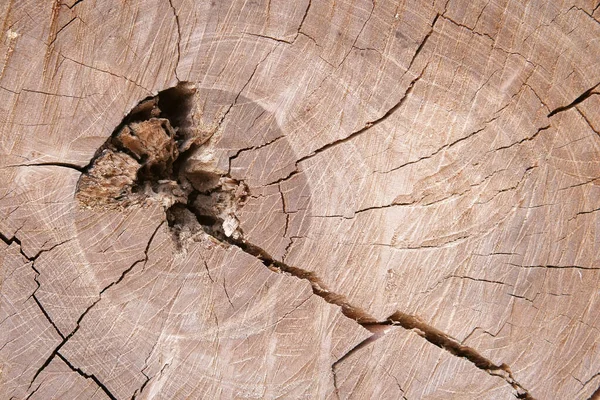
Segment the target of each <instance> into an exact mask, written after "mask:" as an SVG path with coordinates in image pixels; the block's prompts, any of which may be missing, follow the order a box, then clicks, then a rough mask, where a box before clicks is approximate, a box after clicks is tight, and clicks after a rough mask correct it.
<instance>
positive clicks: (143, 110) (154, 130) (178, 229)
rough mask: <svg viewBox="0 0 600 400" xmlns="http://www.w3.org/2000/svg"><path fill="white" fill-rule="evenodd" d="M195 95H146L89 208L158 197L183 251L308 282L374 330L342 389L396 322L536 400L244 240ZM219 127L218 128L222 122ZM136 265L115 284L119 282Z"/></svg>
mask: <svg viewBox="0 0 600 400" xmlns="http://www.w3.org/2000/svg"><path fill="white" fill-rule="evenodd" d="M425 68H426V67H425ZM425 68H424V69H423V71H422V72H421V74H420V75H419V76H418V77H417V78H415V79H414V80H413V81H412V82H411V84H410V85H409V87H408V89H407V91H406V93H405V94H404V96H403V97H402V99H400V101H399V102H398V103H397V104H396V105H395V106H394V107H392V108H391V109H390V110H389V111H388V112H387V113H385V114H384V115H383V116H382V117H380V118H378V119H377V120H375V121H373V122H371V123H368V124H367V126H365V127H364V128H363V129H361V130H358V131H356V132H354V133H353V134H352V135H350V136H349V137H347V138H344V139H340V140H338V141H336V142H334V143H331V144H329V145H326V146H323V147H322V148H320V149H318V150H316V151H315V152H313V154H311V155H310V156H308V157H311V156H313V155H314V154H317V153H319V152H321V151H324V150H326V149H328V148H330V147H332V146H335V145H337V144H339V143H343V142H345V141H348V140H351V139H352V138H353V137H355V136H357V135H360V134H362V133H364V132H365V131H366V130H368V129H369V128H371V127H372V126H374V125H376V124H378V123H380V122H382V121H384V120H385V119H386V118H387V117H388V116H389V115H390V114H392V113H393V112H394V111H396V109H398V108H399V107H401V105H402V104H403V102H404V101H405V99H406V97H407V96H408V95H409V94H410V92H411V90H412V88H413V86H414V84H415V83H416V82H417V80H418V79H419V78H420V77H421V76H422V74H423V73H424V71H425ZM194 94H195V89H193V88H192V87H190V85H189V84H188V83H186V82H181V83H180V84H178V85H177V86H176V87H175V88H171V89H167V90H165V91H163V92H160V93H159V94H158V95H157V96H155V97H151V98H147V99H145V100H144V101H142V103H140V105H138V106H137V107H136V108H134V109H133V111H132V112H131V113H130V115H128V116H127V117H126V118H125V119H124V121H123V123H122V124H121V125H119V126H118V127H117V129H116V130H115V132H114V133H113V135H112V136H111V137H110V138H109V139H108V140H107V142H106V143H105V145H104V146H102V147H101V148H100V149H99V151H98V152H97V153H96V155H95V157H94V158H93V159H92V161H91V162H90V165H89V166H88V167H87V168H86V169H85V170H84V173H83V174H82V177H81V178H80V181H79V183H78V192H77V198H78V200H79V201H80V203H81V204H82V205H83V206H86V207H101V208H103V207H109V208H115V207H116V208H124V207H131V206H139V205H140V204H145V203H147V202H152V201H154V202H159V203H161V204H162V205H163V206H164V208H165V214H166V219H167V222H168V225H169V227H170V229H171V232H172V236H173V239H174V240H175V243H176V246H177V247H179V248H184V247H186V246H187V245H188V244H189V243H191V242H194V241H201V240H206V239H210V240H213V241H218V242H220V243H222V244H223V245H225V246H234V247H236V248H238V249H240V250H241V251H243V252H245V253H247V254H249V255H251V256H253V257H255V258H256V259H258V260H260V261H261V262H262V263H263V264H264V265H265V267H267V268H268V269H269V270H271V271H273V272H276V273H285V274H287V275H290V276H293V277H295V278H297V279H302V280H305V281H307V282H308V283H309V284H310V285H311V287H312V291H313V293H314V294H315V295H317V296H319V297H321V298H322V299H323V300H325V301H326V302H328V303H330V304H333V305H335V306H337V307H339V308H340V311H341V312H342V314H343V315H344V316H346V317H347V318H350V319H352V320H354V321H356V322H357V323H358V324H360V325H361V326H363V327H364V328H365V329H367V330H369V331H370V332H371V333H372V335H371V336H370V337H369V338H367V339H365V340H364V341H362V342H360V343H359V344H358V345H356V346H355V347H354V348H353V349H351V350H350V351H348V352H347V353H346V354H345V355H343V356H342V357H340V358H339V359H338V360H337V361H336V362H335V363H334V364H333V365H332V372H333V378H334V385H335V387H336V390H337V376H336V367H337V366H338V365H339V364H340V363H341V362H343V361H344V360H346V359H348V358H349V357H350V356H352V355H353V354H355V353H357V352H358V351H359V350H360V349H362V348H364V347H366V346H368V345H370V344H371V343H373V342H374V341H375V340H377V339H379V338H381V337H383V335H384V334H385V332H386V331H387V330H388V329H391V327H393V326H399V327H402V328H403V329H407V330H411V331H414V332H416V333H417V334H418V335H419V336H421V337H423V338H424V339H425V340H427V341H428V342H430V343H432V344H434V345H436V346H438V347H440V348H442V349H444V350H446V351H448V352H449V353H451V354H452V355H454V356H457V357H461V358H464V359H466V360H468V361H469V362H471V363H472V364H473V365H475V366H476V367H477V368H479V369H481V370H483V371H485V372H487V373H488V374H490V375H492V376H495V377H499V378H501V379H503V380H505V381H506V382H507V383H508V384H509V385H510V386H511V387H513V389H515V391H516V397H517V398H520V399H529V400H532V399H533V397H532V396H531V395H530V394H529V392H528V391H527V390H526V389H525V388H523V386H522V385H520V384H519V383H518V382H517V381H516V380H515V379H514V377H513V376H512V373H511V371H510V368H509V367H508V366H507V365H506V364H500V365H497V364H495V363H494V362H492V361H491V360H489V359H487V358H485V357H484V356H482V355H481V354H480V353H478V352H477V351H476V350H475V349H473V348H471V347H468V346H464V345H462V344H461V343H459V342H458V341H456V340H455V339H453V338H451V337H450V336H449V335H447V334H446V333H444V332H442V331H440V330H439V329H437V328H435V327H433V326H431V325H429V324H427V323H425V322H423V321H422V320H421V319H419V317H417V316H414V315H409V314H406V313H403V312H401V311H397V312H395V313H394V314H392V315H391V316H390V317H388V318H387V319H386V320H384V321H378V320H377V319H376V318H374V317H373V316H371V315H370V314H369V313H368V312H366V311H365V310H363V309H362V308H360V307H357V306H356V305H354V304H352V303H351V302H350V301H349V300H348V299H347V298H346V296H344V295H342V294H339V293H336V292H334V291H332V290H331V289H329V288H328V286H327V285H326V284H325V282H324V281H323V280H322V279H321V278H320V277H319V276H318V275H317V274H315V273H314V272H312V271H309V270H306V269H303V268H299V267H297V266H294V265H291V264H288V263H286V262H284V261H281V260H278V259H276V258H275V257H273V256H272V255H271V254H269V252H268V251H267V250H265V249H264V248H262V247H260V246H258V245H256V244H254V243H251V242H249V241H248V240H246V239H245V238H244V232H243V230H242V229H241V227H240V225H239V221H238V219H237V216H236V214H237V212H238V210H239V209H240V208H241V207H243V206H244V203H245V201H246V199H247V198H248V196H249V195H250V193H249V189H248V187H247V186H246V185H245V183H244V182H243V181H238V180H235V179H232V178H231V176H230V175H229V169H227V170H226V171H219V170H217V169H215V167H211V165H212V164H210V163H204V164H202V163H200V164H199V163H198V162H197V160H198V159H205V158H206V157H204V156H206V155H207V154H212V153H213V151H214V149H213V148H211V146H214V143H213V141H211V140H210V139H211V136H212V135H213V134H214V133H215V131H213V132H209V133H206V132H204V133H201V134H199V133H198V131H197V129H195V127H194V121H193V119H192V118H191V117H190V114H191V109H192V103H193V96H194ZM230 109H231V107H230V108H229V109H227V111H225V114H224V115H223V116H222V117H221V119H220V121H222V120H223V118H224V116H225V115H227V113H228V112H229V110H230ZM217 125H218V126H219V127H220V124H217ZM217 129H218V128H217ZM476 133H477V132H475V133H473V134H476ZM463 140H464V139H463ZM198 156H199V157H198ZM160 226H161V225H159V226H158V227H157V228H156V231H155V232H154V234H153V235H152V237H151V238H150V241H149V243H148V247H147V248H146V251H145V258H144V260H138V261H137V262H142V261H143V262H146V261H147V259H148V249H149V246H150V243H151V242H152V239H153V238H154V235H155V234H156V232H157V230H158V229H159V228H160ZM5 241H6V240H5ZM137 262H136V263H137ZM136 263H134V264H133V265H132V266H131V268H129V269H128V270H126V271H125V272H124V273H123V274H122V276H121V278H119V279H118V280H117V281H116V282H114V283H113V284H116V283H118V282H120V281H121V280H122V278H123V277H124V276H125V275H126V273H127V272H128V271H130V270H131V269H132V268H133V266H135V264H136ZM209 277H210V276H209ZM113 284H111V285H109V286H108V287H106V288H105V289H104V290H103V291H102V292H104V291H105V290H106V289H108V288H109V287H110V286H112V285H113ZM102 292H101V294H102ZM100 298H101V297H100ZM100 298H99V299H98V300H97V301H96V303H97V302H98V301H99V300H100ZM96 303H94V304H92V305H91V306H90V307H89V308H88V309H87V310H86V311H85V312H84V313H83V314H82V316H81V317H80V318H79V320H78V321H77V327H76V328H75V329H74V331H73V332H71V334H69V335H68V336H67V337H65V339H64V340H63V342H62V343H61V344H60V345H59V346H58V347H57V348H56V350H55V351H54V352H53V355H52V356H51V357H50V358H49V359H48V360H47V362H46V364H45V365H43V366H42V368H40V370H39V371H38V373H36V376H35V377H37V375H38V374H39V372H41V370H43V368H44V367H45V366H46V365H47V364H49V362H50V361H51V359H52V358H53V357H54V356H59V357H61V358H62V356H61V355H60V353H59V350H60V349H61V347H62V346H63V345H64V344H65V343H66V342H67V341H68V340H69V339H70V337H72V336H73V334H74V333H75V332H76V331H77V329H78V328H79V323H80V322H81V319H82V318H83V317H84V316H85V315H86V314H87V312H88V311H89V310H90V309H91V308H92V307H93V306H94V305H95V304H96ZM84 376H86V375H84ZM35 377H34V380H35ZM86 377H92V375H90V376H86ZM92 379H93V378H92ZM32 383H33V380H32Z"/></svg>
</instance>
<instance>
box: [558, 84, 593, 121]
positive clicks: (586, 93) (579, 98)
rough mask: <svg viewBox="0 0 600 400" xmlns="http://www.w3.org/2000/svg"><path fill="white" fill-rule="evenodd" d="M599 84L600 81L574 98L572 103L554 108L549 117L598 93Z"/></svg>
mask: <svg viewBox="0 0 600 400" xmlns="http://www.w3.org/2000/svg"><path fill="white" fill-rule="evenodd" d="M598 86H600V82H598V83H596V84H595V85H594V86H592V87H591V88H589V89H588V90H586V91H585V92H583V93H582V94H581V95H579V97H577V98H576V99H575V100H573V101H572V102H571V103H569V104H567V105H566V106H560V107H557V108H555V109H554V110H552V111H550V114H548V117H552V116H553V115H556V114H558V113H560V112H563V111H566V110H568V109H570V108H573V107H575V106H576V105H577V104H579V103H581V102H583V101H584V100H586V99H587V98H588V97H590V96H591V95H593V94H598V93H597V92H594V89H596V88H597V87H598Z"/></svg>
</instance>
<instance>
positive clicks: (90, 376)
mask: <svg viewBox="0 0 600 400" xmlns="http://www.w3.org/2000/svg"><path fill="white" fill-rule="evenodd" d="M163 224H164V221H161V222H160V224H158V226H157V227H156V229H155V230H154V232H153V233H152V235H151V236H150V239H149V240H148V243H147V245H146V248H145V250H144V257H143V258H142V259H139V260H137V261H135V262H134V263H133V264H132V265H131V266H130V267H129V268H127V269H126V270H125V271H123V272H122V273H121V276H120V277H119V278H118V279H117V280H116V281H113V282H111V283H109V284H108V285H107V286H105V287H104V288H103V289H102V290H101V291H100V293H99V295H98V299H97V300H96V301H94V302H93V303H92V304H91V305H90V306H89V307H88V308H86V309H85V311H84V312H83V313H82V314H81V315H80V316H79V318H78V319H77V321H76V324H75V328H74V329H73V330H72V331H71V333H69V334H68V335H67V336H64V335H63V334H62V333H61V332H60V331H59V330H58V328H57V327H56V326H55V325H54V323H53V322H52V320H51V319H50V317H49V316H48V315H47V314H46V313H45V311H44V309H43V308H42V307H41V304H39V303H38V305H39V306H40V308H42V311H44V315H46V316H47V318H48V320H49V321H50V322H51V324H52V325H53V326H54V328H55V329H56V330H57V332H58V334H59V335H60V336H61V337H62V338H63V340H62V341H61V342H60V343H59V344H58V346H57V347H56V348H55V349H54V350H53V351H52V353H51V354H50V356H49V357H48V358H47V359H46V361H44V363H43V364H42V365H41V366H40V368H38V370H37V371H36V373H35V374H34V376H33V378H32V379H31V382H30V384H29V388H31V386H32V385H33V383H34V382H35V380H36V379H37V377H38V376H39V375H40V374H41V373H42V371H43V370H44V369H45V368H46V367H47V366H48V365H50V363H51V362H52V360H54V358H55V357H57V356H58V357H60V358H61V359H63V361H65V363H67V365H68V366H69V367H70V368H71V369H72V370H73V371H76V372H78V373H80V375H82V376H84V377H85V378H91V379H92V380H93V381H94V382H96V383H97V384H98V386H99V387H100V388H101V389H102V390H103V391H104V392H105V393H106V394H107V396H109V397H110V398H111V399H116V398H115V397H114V396H113V395H112V394H111V393H110V391H109V390H108V389H107V388H106V386H104V385H103V384H102V383H101V382H100V381H99V380H98V379H97V378H96V377H95V376H94V375H93V374H92V375H87V374H84V373H83V372H82V371H81V370H80V369H78V368H75V367H73V365H72V364H71V363H69V362H68V361H67V360H66V359H65V358H64V356H63V355H62V354H60V349H61V348H62V347H63V346H64V345H65V344H66V343H67V342H68V341H69V340H70V339H71V338H72V337H73V335H75V333H77V331H78V330H79V328H80V326H81V321H82V320H83V318H84V317H85V316H86V315H87V314H88V312H90V310H91V309H92V308H94V307H95V306H96V304H98V303H99V302H100V300H102V294H104V292H106V291H107V290H108V289H109V288H111V287H112V286H114V285H116V284H118V283H119V282H121V281H122V280H123V279H124V278H125V276H126V275H127V274H128V273H129V272H130V271H131V270H132V269H133V267H135V266H136V265H137V264H139V263H141V262H143V263H146V262H147V261H148V251H149V249H150V245H151V244H152V241H153V240H154V237H155V236H156V233H157V232H158V230H159V228H160V227H161V226H162V225H163ZM34 270H35V269H34ZM36 272H37V270H36ZM34 299H35V297H34Z"/></svg>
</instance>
